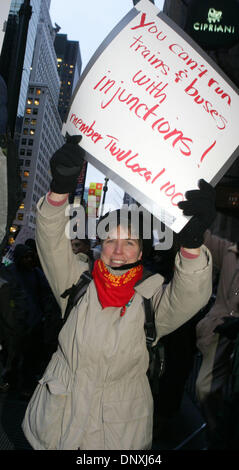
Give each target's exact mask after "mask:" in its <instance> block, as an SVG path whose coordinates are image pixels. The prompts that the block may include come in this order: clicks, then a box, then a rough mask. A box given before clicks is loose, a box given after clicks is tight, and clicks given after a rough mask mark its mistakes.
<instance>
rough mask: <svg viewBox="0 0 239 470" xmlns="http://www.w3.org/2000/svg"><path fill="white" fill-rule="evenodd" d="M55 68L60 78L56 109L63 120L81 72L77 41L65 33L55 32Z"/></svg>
mask: <svg viewBox="0 0 239 470" xmlns="http://www.w3.org/2000/svg"><path fill="white" fill-rule="evenodd" d="M54 46H55V51H56V55H57V68H58V73H59V77H60V80H61V89H60V98H59V104H58V109H59V113H60V116H61V119H62V121H64V120H65V118H66V114H67V111H68V107H69V103H70V99H71V96H72V93H73V91H74V88H75V86H76V84H77V82H78V80H79V77H80V74H81V67H82V60H81V53H80V47H79V42H78V41H69V40H68V39H67V35H66V34H57V35H56V38H55V42H54Z"/></svg>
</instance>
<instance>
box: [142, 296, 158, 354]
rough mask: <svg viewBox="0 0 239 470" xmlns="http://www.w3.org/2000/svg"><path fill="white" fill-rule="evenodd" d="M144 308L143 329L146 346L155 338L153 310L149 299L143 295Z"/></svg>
mask: <svg viewBox="0 0 239 470" xmlns="http://www.w3.org/2000/svg"><path fill="white" fill-rule="evenodd" d="M144 310H145V323H144V329H145V336H146V343H147V346H151V344H152V343H153V342H154V341H155V339H156V328H155V320H154V311H153V309H152V305H151V299H146V298H145V297H144Z"/></svg>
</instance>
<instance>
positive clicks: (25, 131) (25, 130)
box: [23, 127, 28, 135]
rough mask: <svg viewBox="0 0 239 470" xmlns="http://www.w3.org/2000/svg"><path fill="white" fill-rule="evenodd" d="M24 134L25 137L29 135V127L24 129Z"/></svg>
mask: <svg viewBox="0 0 239 470" xmlns="http://www.w3.org/2000/svg"><path fill="white" fill-rule="evenodd" d="M23 134H24V135H27V134H28V129H27V127H24V129H23Z"/></svg>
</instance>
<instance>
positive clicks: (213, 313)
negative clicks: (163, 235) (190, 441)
mask: <svg viewBox="0 0 239 470" xmlns="http://www.w3.org/2000/svg"><path fill="white" fill-rule="evenodd" d="M204 243H205V245H206V246H207V247H208V249H209V250H210V252H211V254H212V259H213V266H214V269H216V270H217V272H218V273H219V277H218V281H217V294H216V299H215V302H214V304H213V306H212V308H211V309H210V311H209V312H208V313H207V314H206V316H205V317H204V318H203V319H202V320H200V322H199V323H198V324H197V329H196V331H197V347H198V349H199V350H200V351H201V353H202V364H201V367H200V370H199V375H198V378H197V382H196V390H197V396H198V399H199V402H200V405H201V409H202V412H203V415H204V418H205V420H206V423H207V437H208V446H209V447H211V448H213V446H214V435H215V431H216V428H217V424H218V418H219V415H220V413H221V409H222V406H223V401H224V397H225V387H226V385H227V383H228V380H229V378H230V375H231V355H232V352H233V349H234V342H233V341H232V340H231V339H229V338H228V337H227V336H226V335H224V334H222V332H223V328H225V327H224V326H223V324H224V323H226V324H227V322H228V321H229V322H230V321H231V320H233V319H234V318H238V317H239V250H238V244H237V243H233V242H230V241H229V240H226V239H223V238H220V237H218V236H216V235H213V234H212V233H211V232H210V231H209V230H207V231H206V233H205V238H204ZM219 326H221V327H222V328H221V330H220V328H219ZM225 326H226V325H225ZM225 329H226V328H225Z"/></svg>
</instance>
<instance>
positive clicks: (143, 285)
mask: <svg viewBox="0 0 239 470" xmlns="http://www.w3.org/2000/svg"><path fill="white" fill-rule="evenodd" d="M163 282H164V278H163V276H161V275H160V274H158V273H156V274H152V273H151V272H150V271H147V270H146V269H144V271H143V278H142V279H141V280H140V281H138V282H137V283H136V284H135V287H134V289H135V291H136V292H138V293H139V294H140V295H141V296H142V297H145V298H146V299H150V298H151V297H152V296H153V295H154V294H155V293H156V292H157V291H158V289H159V287H160V286H161V285H162V284H163Z"/></svg>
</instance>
